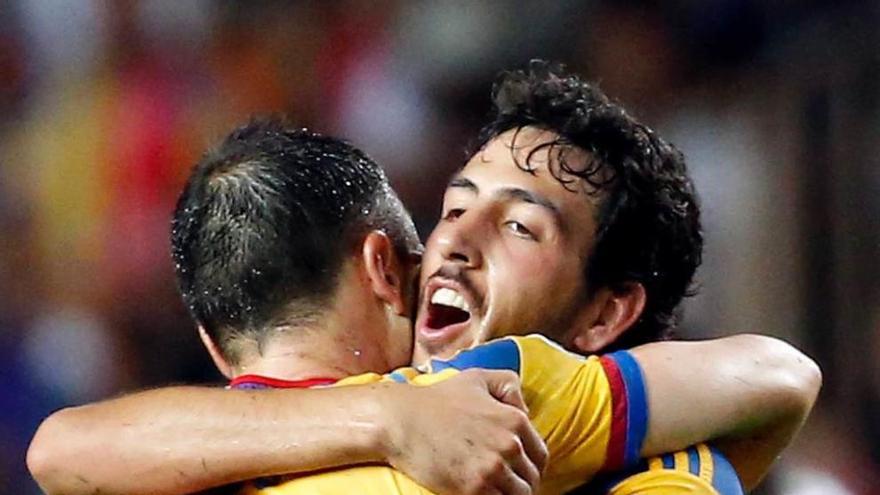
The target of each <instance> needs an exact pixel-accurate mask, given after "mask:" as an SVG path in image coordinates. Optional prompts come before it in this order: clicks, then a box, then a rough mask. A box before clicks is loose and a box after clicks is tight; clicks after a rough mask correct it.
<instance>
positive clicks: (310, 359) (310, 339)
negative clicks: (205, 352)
mask: <svg viewBox="0 0 880 495" xmlns="http://www.w3.org/2000/svg"><path fill="white" fill-rule="evenodd" d="M276 332H277V334H276V335H273V336H272V337H269V338H268V339H267V342H265V343H264V345H263V346H262V349H253V351H252V352H250V353H249V355H248V356H247V357H246V358H245V359H242V364H241V365H239V366H236V367H235V370H234V371H235V375H236V376H240V375H261V376H266V377H271V378H278V379H282V380H305V379H309V378H316V377H320V378H334V379H340V378H344V377H346V376H350V375H357V374H361V373H364V372H367V371H370V368H371V367H374V366H371V363H370V362H369V359H368V356H367V353H365V352H364V346H363V345H361V343H360V342H359V341H358V340H357V339H353V338H351V337H352V336H356V333H357V332H358V329H357V328H352V327H341V326H338V325H336V324H334V323H332V322H331V321H322V322H320V323H317V324H316V325H310V326H309V327H308V328H306V327H302V326H297V327H288V328H281V329H278V330H276Z"/></svg>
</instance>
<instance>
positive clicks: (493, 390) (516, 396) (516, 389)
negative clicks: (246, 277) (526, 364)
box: [482, 370, 529, 413]
mask: <svg viewBox="0 0 880 495" xmlns="http://www.w3.org/2000/svg"><path fill="white" fill-rule="evenodd" d="M482 376H483V380H484V381H485V383H486V388H487V389H488V390H489V393H490V394H491V395H492V397H494V398H496V399H498V400H499V401H501V402H503V403H505V404H508V405H511V406H513V407H515V408H517V409H520V410H521V411H523V412H525V413H528V412H529V408H528V407H527V406H526V401H525V400H524V399H523V396H522V388H521V382H520V380H519V375H517V374H516V373H514V372H513V371H500V370H492V371H489V370H483V371H482Z"/></svg>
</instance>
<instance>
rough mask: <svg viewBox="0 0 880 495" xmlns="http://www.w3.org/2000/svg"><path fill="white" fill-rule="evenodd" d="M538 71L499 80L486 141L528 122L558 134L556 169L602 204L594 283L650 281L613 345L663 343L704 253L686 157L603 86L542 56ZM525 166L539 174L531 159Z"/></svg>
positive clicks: (591, 269) (590, 266)
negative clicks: (576, 155) (639, 308)
mask: <svg viewBox="0 0 880 495" xmlns="http://www.w3.org/2000/svg"><path fill="white" fill-rule="evenodd" d="M529 69H530V70H529V71H528V72H525V71H514V72H508V73H505V74H503V75H502V76H501V78H500V79H499V81H498V82H497V83H496V85H495V87H494V88H493V103H494V113H493V116H492V118H491V121H490V122H489V123H488V124H487V125H486V126H484V127H483V129H482V131H481V133H480V138H479V145H480V146H484V145H485V144H486V143H488V142H489V141H490V140H492V139H493V138H495V137H497V136H498V135H500V134H502V133H503V132H505V131H507V130H510V129H518V128H522V127H525V126H533V127H537V128H541V129H547V130H550V131H553V132H554V133H556V134H557V135H558V136H559V138H558V139H557V140H556V141H554V142H551V143H547V145H546V146H558V147H559V149H560V158H559V164H558V167H556V168H555V169H552V170H551V173H552V174H553V176H554V177H555V178H556V179H557V180H559V181H560V182H561V183H562V184H563V185H565V186H566V187H568V188H575V187H579V185H581V184H582V185H585V186H587V187H586V189H587V190H588V191H589V192H590V194H597V195H598V198H599V200H600V201H599V207H598V209H597V218H596V220H597V222H596V224H597V227H596V232H595V236H594V243H593V247H592V252H591V253H588V257H587V259H588V262H587V263H586V267H585V269H586V273H585V276H586V282H587V284H586V286H587V287H588V289H589V290H591V291H594V290H596V289H599V288H603V287H608V288H611V289H613V290H622V289H624V288H625V286H626V284H627V283H631V282H638V283H641V284H642V285H643V286H644V287H645V291H646V295H647V301H646V306H645V309H644V311H643V314H642V316H641V318H640V319H639V320H638V322H637V323H636V324H635V326H634V327H633V328H631V329H629V330H627V331H626V332H625V333H624V334H623V336H622V337H621V338H619V339H618V340H617V341H616V342H615V343H614V346H613V347H616V348H620V347H629V346H632V345H636V344H640V343H644V342H649V341H653V340H659V339H662V338H664V337H665V336H667V335H668V333H669V330H670V329H671V328H672V327H673V326H674V325H675V323H676V319H677V312H676V309H677V307H678V305H679V303H680V302H681V300H682V298H683V297H684V296H686V295H688V294H689V292H690V286H691V283H692V280H693V276H694V273H695V271H696V269H697V267H698V266H699V264H700V262H701V259H702V247H703V236H702V231H701V226H700V210H699V206H698V203H697V197H696V192H695V190H694V186H693V183H692V181H691V179H690V177H689V176H688V172H687V167H686V166H685V162H684V158H683V157H682V155H681V153H680V152H679V151H678V150H676V149H675V148H674V147H673V146H672V145H671V144H669V143H667V142H666V141H664V140H663V139H661V138H660V137H659V136H657V135H656V134H655V133H654V132H653V131H652V130H651V129H649V128H648V127H647V126H645V125H643V124H641V123H639V122H638V121H636V120H635V119H633V118H632V117H631V116H630V115H628V114H627V113H626V112H625V111H624V109H623V108H622V107H621V106H619V105H617V104H616V103H614V102H612V101H611V100H610V99H609V98H608V97H607V96H605V95H604V94H603V93H602V92H601V91H600V90H599V89H598V88H597V87H595V86H593V85H591V84H589V83H587V82H585V81H583V80H581V79H580V78H578V77H577V76H575V75H571V74H567V73H566V72H565V71H564V70H563V69H562V68H561V67H559V66H556V65H553V64H549V63H547V62H543V61H533V62H532V63H531V65H530V68H529ZM569 146H576V147H578V148H581V149H583V150H585V151H587V152H589V153H590V156H591V161H590V163H587V164H580V163H578V164H575V163H569V162H567V161H566V160H565V152H564V151H565V148H566V147H569ZM518 166H519V167H520V168H522V169H523V170H524V171H530V165H529V164H528V163H522V164H519V163H518Z"/></svg>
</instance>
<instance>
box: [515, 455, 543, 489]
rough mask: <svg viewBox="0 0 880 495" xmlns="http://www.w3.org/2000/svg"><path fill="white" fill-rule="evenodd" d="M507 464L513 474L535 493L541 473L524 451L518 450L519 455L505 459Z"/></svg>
mask: <svg viewBox="0 0 880 495" xmlns="http://www.w3.org/2000/svg"><path fill="white" fill-rule="evenodd" d="M507 462H508V464H509V465H510V469H511V470H512V471H513V472H514V474H516V476H517V477H519V478H520V479H521V480H523V481H525V482H526V483H527V484H528V485H529V487H530V490H531V491H533V492H535V493H537V491H538V486H539V484H540V483H541V471H540V469H539V468H538V466H536V465H535V464H534V462H532V460H531V459H530V458H529V457H528V455H526V452H525V450H524V449H520V451H519V453H518V454H516V455H514V456H513V457H511V458H510V459H507Z"/></svg>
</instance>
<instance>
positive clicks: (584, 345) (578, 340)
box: [569, 282, 646, 354]
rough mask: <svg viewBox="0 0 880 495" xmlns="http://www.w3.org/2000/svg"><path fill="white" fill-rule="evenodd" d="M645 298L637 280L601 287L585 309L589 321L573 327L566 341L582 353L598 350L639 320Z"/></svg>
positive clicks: (643, 290) (593, 352)
mask: <svg viewBox="0 0 880 495" xmlns="http://www.w3.org/2000/svg"><path fill="white" fill-rule="evenodd" d="M645 301H646V294H645V287H644V286H643V285H642V284H640V283H638V282H630V283H627V284H625V285H624V286H623V288H622V289H619V290H612V289H610V288H603V289H600V290H599V291H598V292H597V293H596V294H595V296H594V297H593V300H592V301H591V302H590V304H589V305H588V310H587V311H586V312H585V314H586V315H590V316H588V318H589V319H590V320H591V321H589V322H582V323H581V324H580V325H577V326H576V328H575V332H574V335H573V336H572V338H571V339H570V340H569V341H570V342H571V343H572V347H574V348H575V349H576V350H578V351H580V352H582V353H584V354H595V353H597V352H600V351H601V350H602V349H604V348H605V347H607V346H608V345H610V344H611V343H612V342H614V341H615V340H617V339H618V338H619V337H620V336H621V335H622V334H623V332H625V331H626V330H627V329H629V328H630V327H632V326H633V324H634V323H635V322H636V321H638V319H639V317H640V316H641V315H642V311H643V310H644V309H645ZM583 323H586V324H583Z"/></svg>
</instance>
